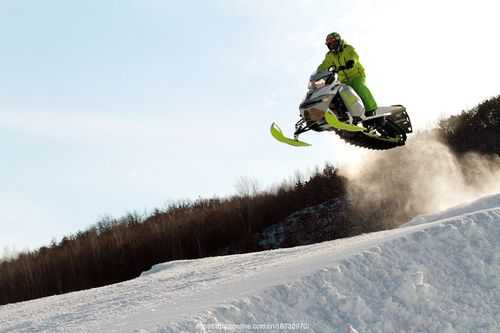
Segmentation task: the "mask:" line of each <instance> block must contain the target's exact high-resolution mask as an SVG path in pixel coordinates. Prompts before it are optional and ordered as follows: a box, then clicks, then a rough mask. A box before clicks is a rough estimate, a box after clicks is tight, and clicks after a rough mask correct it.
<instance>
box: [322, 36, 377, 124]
mask: <svg viewBox="0 0 500 333" xmlns="http://www.w3.org/2000/svg"><path fill="white" fill-rule="evenodd" d="M325 44H326V46H327V47H328V50H329V51H328V53H327V54H326V55H325V60H323V62H322V63H321V65H319V66H318V72H319V71H327V70H328V69H329V68H330V67H335V69H336V70H337V71H338V78H339V81H340V82H342V83H345V84H347V85H349V86H351V87H352V88H353V89H354V91H355V92H356V93H357V94H358V95H359V97H360V98H361V100H362V101H363V104H364V106H365V110H366V111H365V115H366V116H372V115H374V114H375V110H376V109H377V103H376V102H375V99H374V98H373V96H372V93H371V92H370V90H369V89H368V87H367V86H366V85H365V77H366V76H365V70H364V68H363V66H362V65H361V63H360V62H359V58H358V54H357V53H356V51H355V50H354V48H353V47H352V46H351V45H349V44H347V43H345V42H344V40H343V39H342V38H341V37H340V35H339V34H338V33H336V32H332V33H330V34H328V35H327V36H326V42H325Z"/></svg>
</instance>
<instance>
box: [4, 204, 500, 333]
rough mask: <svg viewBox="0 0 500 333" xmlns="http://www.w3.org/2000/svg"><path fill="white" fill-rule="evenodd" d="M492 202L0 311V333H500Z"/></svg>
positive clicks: (162, 270)
mask: <svg viewBox="0 0 500 333" xmlns="http://www.w3.org/2000/svg"><path fill="white" fill-rule="evenodd" d="M499 285H500V195H496V196H490V197H486V198H482V199H479V200H477V201H476V202H473V203H469V204H464V205H462V206H459V207H455V208H452V209H449V210H447V211H444V212H440V213H437V214H433V215H426V216H420V217H417V218H415V219H413V220H412V221H410V222H409V223H408V224H407V225H405V226H404V227H401V228H398V229H395V230H389V231H383V232H377V233H371V234H364V235H361V236H358V237H353V238H349V239H341V240H336V241H329V242H323V243H319V244H313V245H308V246H301V247H295V248H289V249H279V250H271V251H264V252H258V253H250V254H243V255H232V256H225V257H212V258H205V259H199V260H182V261H174V262H168V263H164V264H160V265H156V266H154V267H153V268H152V269H151V270H150V271H148V272H145V273H143V274H142V276H141V277H139V278H137V279H134V280H131V281H127V282H124V283H119V284H115V285H111V286H107V287H102V288H96V289H91V290H86V291H81V292H75V293H70V294H65V295H60V296H53V297H47V298H43V299H39V300H33V301H29V302H23V303H18V304H10V305H6V306H2V307H0V332H2V333H3V332H137V333H150V332H158V333H160V332H161V333H169V332H200V333H201V332H231V331H232V332H257V331H260V332H285V331H296V332H338V333H340V332H342V333H345V332H351V333H353V332H357V333H364V332H384V333H386V332H440V333H441V332H445V333H448V332H450V333H451V332H500V290H499Z"/></svg>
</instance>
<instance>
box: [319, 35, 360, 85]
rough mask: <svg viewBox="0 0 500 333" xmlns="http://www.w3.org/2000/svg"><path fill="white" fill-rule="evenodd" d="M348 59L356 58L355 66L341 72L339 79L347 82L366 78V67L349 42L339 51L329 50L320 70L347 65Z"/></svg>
mask: <svg viewBox="0 0 500 333" xmlns="http://www.w3.org/2000/svg"><path fill="white" fill-rule="evenodd" d="M348 60H354V67H352V68H350V69H346V70H343V71H340V72H339V80H340V82H342V83H347V82H349V81H351V80H352V79H355V78H359V77H361V78H365V69H364V68H363V66H362V65H361V63H360V62H359V56H358V54H357V53H356V50H354V47H352V46H351V45H349V44H346V43H344V45H342V47H341V49H340V51H339V52H333V51H328V53H327V54H326V55H325V60H323V62H322V63H321V65H319V66H318V71H327V70H328V69H329V68H330V67H332V66H334V67H336V68H338V67H339V66H345V64H346V62H347V61H348Z"/></svg>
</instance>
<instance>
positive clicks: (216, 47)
mask: <svg viewBox="0 0 500 333" xmlns="http://www.w3.org/2000/svg"><path fill="white" fill-rule="evenodd" d="M499 7H500V4H498V2H497V1H486V0H478V1H474V2H455V1H439V2H438V1H430V0H423V1H419V2H401V1H396V0H394V1H393V0H384V1H375V0H368V1H361V0H354V1H352V0H351V1H348V0H341V1H332V0H329V1H325V0H316V1H310V0H309V1H306V0H294V1H278V0H211V1H193V0H191V1H190V0H188V1H182V2H181V1H168V0H164V1H160V0H140V1H139V0H120V1H116V0H109V1H96V0H88V1H84V2H81V1H80V2H77V1H63V0H47V1H43V2H40V1H35V0H26V1H0V41H1V43H0V149H1V152H2V163H1V164H0V186H1V187H0V251H1V249H2V248H4V247H14V248H16V249H25V248H36V247H38V246H41V245H44V244H48V243H49V242H50V241H51V240H52V239H56V240H57V239H60V238H61V237H62V236H64V235H68V234H71V233H75V232H77V231H78V230H84V229H86V228H88V227H89V226H91V225H92V224H94V223H96V222H97V221H98V220H99V219H100V218H102V217H104V216H108V215H111V216H115V217H119V216H122V215H124V214H126V213H128V212H132V211H137V212H139V213H143V212H148V211H151V210H152V209H154V208H162V207H165V206H166V205H167V204H168V203H169V202H172V201H176V200H183V199H197V198H200V197H202V198H206V197H212V196H219V197H224V196H228V195H232V194H235V193H236V192H237V191H238V183H239V182H240V179H242V178H247V179H256V180H257V181H258V184H259V186H260V188H261V189H267V188H269V187H271V186H273V185H275V184H278V183H281V182H282V181H283V180H285V179H287V178H290V177H293V175H294V174H295V173H296V172H297V171H300V172H302V173H306V174H307V172H309V171H310V170H312V169H314V168H315V167H316V166H322V165H324V163H325V162H332V163H335V164H336V165H340V166H341V165H349V163H353V161H354V162H355V163H363V151H362V150H360V149H355V148H349V147H347V146H346V145H344V144H342V143H341V142H340V141H339V140H338V139H336V138H335V137H334V135H333V134H331V133H321V134H317V135H315V134H306V135H304V137H302V139H303V140H305V141H307V142H309V143H311V144H312V147H309V148H304V149H297V148H293V147H288V146H285V145H282V144H279V143H277V142H275V141H273V139H272V138H271V137H270V135H269V126H270V124H271V123H272V122H273V121H276V122H277V123H278V124H279V125H280V127H281V128H282V129H283V130H284V131H285V132H286V134H289V135H290V134H291V133H292V131H293V125H294V123H295V122H296V120H298V104H299V103H300V101H301V99H302V98H303V96H304V94H305V87H306V85H307V79H308V77H309V75H310V74H311V73H312V72H313V71H314V69H315V68H316V67H317V65H318V64H319V63H320V62H321V61H322V58H323V56H324V54H325V52H326V48H325V46H324V37H325V35H326V34H327V33H329V32H332V31H338V32H339V33H340V34H341V35H342V36H343V37H344V39H345V40H346V41H347V42H348V43H350V44H352V45H353V46H354V47H355V48H356V50H357V52H358V54H359V55H360V60H361V62H362V64H363V65H364V67H365V69H366V72H367V84H368V86H369V87H370V89H371V90H372V92H373V94H374V96H375V98H376V99H377V102H378V104H379V105H389V104H403V105H405V106H406V107H407V109H408V112H409V113H410V115H411V117H412V121H413V123H414V126H415V128H416V129H417V130H418V129H424V128H426V127H429V126H432V125H433V124H435V123H436V121H437V120H438V119H440V118H441V117H445V116H447V115H450V114H456V113H458V112H460V111H461V110H464V109H468V108H471V107H473V106H474V105H476V104H478V103H479V102H481V101H482V100H484V99H486V98H489V97H492V96H496V95H498V94H500V66H497V64H496V61H497V59H499V58H500V45H499V44H498V43H497V42H496V36H495V34H496V29H495V26H496V23H495V22H496V19H497V17H496V15H497V13H498V12H499V9H500V8H499Z"/></svg>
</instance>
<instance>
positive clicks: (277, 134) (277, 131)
mask: <svg viewBox="0 0 500 333" xmlns="http://www.w3.org/2000/svg"><path fill="white" fill-rule="evenodd" d="M271 135H272V136H273V137H274V138H275V139H276V140H278V141H279V142H283V143H286V144H289V145H291V146H295V147H308V146H310V144H309V143H307V142H304V141H300V140H297V139H290V138H287V137H286V136H285V135H284V134H283V132H282V131H281V128H279V126H278V125H276V123H272V125H271Z"/></svg>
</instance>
